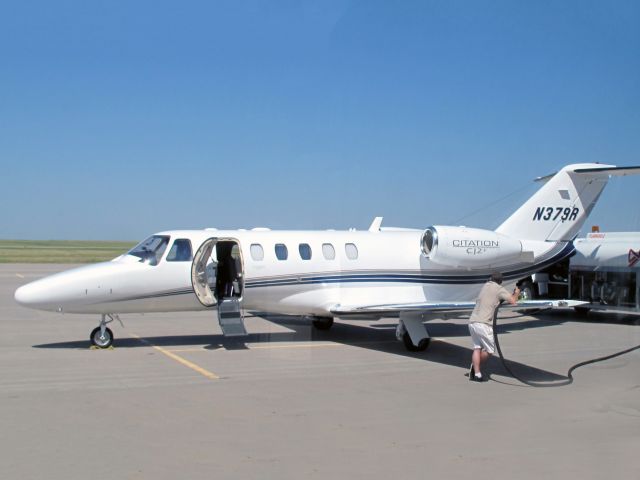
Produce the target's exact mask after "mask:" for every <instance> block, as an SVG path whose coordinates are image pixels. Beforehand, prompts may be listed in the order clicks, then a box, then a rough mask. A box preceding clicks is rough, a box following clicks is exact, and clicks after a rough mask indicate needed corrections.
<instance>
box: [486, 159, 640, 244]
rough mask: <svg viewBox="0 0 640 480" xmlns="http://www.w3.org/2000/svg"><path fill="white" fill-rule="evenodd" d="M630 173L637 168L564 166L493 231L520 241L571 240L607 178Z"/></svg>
mask: <svg viewBox="0 0 640 480" xmlns="http://www.w3.org/2000/svg"><path fill="white" fill-rule="evenodd" d="M634 173H640V167H628V168H618V167H615V166H613V165H601V164H597V163H587V164H577V165H568V166H566V167H564V168H563V169H562V170H560V171H559V172H558V173H556V174H555V175H553V176H551V177H550V178H549V180H548V181H547V182H546V183H545V184H544V185H543V186H542V188H540V190H538V191H537V192H536V193H535V194H534V195H533V196H532V197H531V198H530V199H529V200H527V201H526V202H525V203H524V205H522V206H521V207H520V208H519V209H518V210H516V212H515V213H514V214H513V215H511V216H510V217H509V218H508V219H507V220H505V222H504V223H503V224H502V225H500V226H499V227H498V228H497V230H496V231H497V232H498V233H502V234H504V235H509V236H511V237H513V238H519V239H523V240H546V241H570V240H573V239H574V238H575V237H576V235H577V234H578V232H579V231H580V228H581V227H582V225H583V224H584V222H585V220H586V219H587V217H588V216H589V213H591V210H593V207H594V206H595V204H596V202H597V201H598V198H599V197H600V194H601V193H602V191H603V190H604V187H605V186H606V185H607V181H608V180H609V177H610V175H629V174H634ZM542 180H544V179H542Z"/></svg>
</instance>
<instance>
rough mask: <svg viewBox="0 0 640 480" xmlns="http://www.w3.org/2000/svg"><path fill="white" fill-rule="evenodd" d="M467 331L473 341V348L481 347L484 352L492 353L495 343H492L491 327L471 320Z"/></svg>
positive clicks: (494, 349)
mask: <svg viewBox="0 0 640 480" xmlns="http://www.w3.org/2000/svg"><path fill="white" fill-rule="evenodd" d="M469 333H470V334H471V341H472V342H473V349H474V350H475V349H476V348H481V349H482V350H484V351H485V352H489V353H491V354H493V353H494V352H495V351H496V345H495V343H493V328H492V327H491V326H489V325H487V324H486V323H480V322H473V323H470V324H469Z"/></svg>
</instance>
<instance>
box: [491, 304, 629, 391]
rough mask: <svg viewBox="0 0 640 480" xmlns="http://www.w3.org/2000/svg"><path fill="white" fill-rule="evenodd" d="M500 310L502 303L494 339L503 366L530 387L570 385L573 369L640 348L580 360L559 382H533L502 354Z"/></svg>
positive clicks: (494, 318) (494, 315)
mask: <svg viewBox="0 0 640 480" xmlns="http://www.w3.org/2000/svg"><path fill="white" fill-rule="evenodd" d="M499 310H500V305H498V306H497V307H496V309H495V311H494V312H493V340H494V342H495V344H496V350H497V351H498V355H499V356H500V361H501V362H502V366H503V367H504V369H505V370H506V371H507V372H508V373H509V375H511V376H512V377H513V378H515V379H516V380H518V381H519V382H521V383H524V384H525V385H529V386H530V387H562V386H565V385H570V384H572V383H573V371H574V370H576V369H578V368H580V367H584V366H585V365H589V364H591V363H597V362H604V361H605V360H610V359H612V358H615V357H619V356H621V355H625V354H627V353H629V352H633V351H634V350H638V349H640V345H636V346H635V347H631V348H627V349H626V350H622V351H620V352H616V353H612V354H611V355H607V356H605V357H598V358H593V359H591V360H586V361H584V362H580V363H576V364H575V365H573V366H572V367H571V368H570V369H569V371H568V372H567V375H566V377H565V378H564V379H562V380H559V381H557V382H532V381H530V380H527V379H526V378H522V377H521V376H519V375H517V374H516V373H515V372H514V371H513V370H511V369H510V368H509V365H508V364H507V360H506V359H505V358H504V355H503V354H502V350H501V348H500V341H499V340H498V312H499Z"/></svg>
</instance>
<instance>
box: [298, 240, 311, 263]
mask: <svg viewBox="0 0 640 480" xmlns="http://www.w3.org/2000/svg"><path fill="white" fill-rule="evenodd" d="M298 251H299V252H300V258H301V259H302V260H311V247H310V246H309V244H308V243H301V244H300V245H298Z"/></svg>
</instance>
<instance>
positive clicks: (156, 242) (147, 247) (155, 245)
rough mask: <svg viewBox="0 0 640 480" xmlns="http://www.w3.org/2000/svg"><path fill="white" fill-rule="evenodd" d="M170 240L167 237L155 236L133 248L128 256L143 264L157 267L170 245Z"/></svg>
mask: <svg viewBox="0 0 640 480" xmlns="http://www.w3.org/2000/svg"><path fill="white" fill-rule="evenodd" d="M169 238H170V237H168V236H166V235H153V236H151V237H149V238H147V239H146V240H144V241H142V242H140V243H139V244H138V245H136V246H135V247H133V248H132V249H131V250H129V251H128V252H127V254H128V255H133V256H134V257H138V258H139V259H140V262H142V263H147V264H149V265H157V264H158V262H160V259H161V258H162V254H163V253H164V251H165V250H166V248H167V245H168V244H169Z"/></svg>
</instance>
